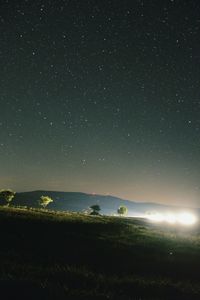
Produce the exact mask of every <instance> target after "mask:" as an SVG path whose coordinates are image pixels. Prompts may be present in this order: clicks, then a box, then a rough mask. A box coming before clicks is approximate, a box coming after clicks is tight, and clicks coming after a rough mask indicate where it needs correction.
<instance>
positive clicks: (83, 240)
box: [0, 207, 200, 300]
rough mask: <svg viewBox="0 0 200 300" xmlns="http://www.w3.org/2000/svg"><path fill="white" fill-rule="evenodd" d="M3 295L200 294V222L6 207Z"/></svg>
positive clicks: (1, 212)
mask: <svg viewBox="0 0 200 300" xmlns="http://www.w3.org/2000/svg"><path fill="white" fill-rule="evenodd" d="M0 225H1V247H0V292H1V295H4V297H2V299H13V297H14V298H16V299H18V298H19V299H48V300H49V299H50V300H51V299H56V300H57V299H142V300H144V299H170V300H171V299H187V300H188V299H200V285H199V281H200V280H199V272H200V228H199V226H196V227H192V228H187V229H183V228H181V227H174V226H170V225H168V226H165V227H164V226H163V227H162V226H161V225H158V224H157V225H155V224H151V223H149V222H146V221H144V220H142V219H131V218H123V217H121V218H120V217H118V218H117V217H104V216H85V215H83V214H78V213H67V212H66V213H64V212H63V213H59V212H53V211H45V210H37V209H35V210H26V209H19V208H5V207H1V208H0Z"/></svg>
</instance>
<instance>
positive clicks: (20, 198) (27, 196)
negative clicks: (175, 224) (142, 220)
mask: <svg viewBox="0 0 200 300" xmlns="http://www.w3.org/2000/svg"><path fill="white" fill-rule="evenodd" d="M42 195H47V196H49V197H51V198H52V199H53V200H54V201H53V202H52V203H51V204H49V206H48V208H49V209H53V210H58V211H66V210H68V211H76V212H82V211H84V210H86V209H88V208H89V207H90V206H91V205H94V204H98V205H99V206H100V208H101V213H102V214H105V215H113V214H116V213H117V209H118V207H119V206H120V205H125V206H126V207H127V208H128V216H132V215H134V216H139V215H142V214H145V213H146V212H148V211H157V212H164V211H165V212H167V211H180V210H182V209H184V208H182V207H179V206H172V205H165V204H158V203H148V202H146V203H144V202H135V201H130V200H125V199H121V198H118V197H115V196H110V195H106V196H105V195H97V194H87V193H81V192H59V191H45V190H38V191H31V192H22V193H16V195H15V198H14V200H13V204H14V205H22V206H28V207H39V204H38V200H39V198H40V197H41V196H42ZM190 210H192V211H196V212H198V213H200V209H198V208H197V209H194V208H193V209H190Z"/></svg>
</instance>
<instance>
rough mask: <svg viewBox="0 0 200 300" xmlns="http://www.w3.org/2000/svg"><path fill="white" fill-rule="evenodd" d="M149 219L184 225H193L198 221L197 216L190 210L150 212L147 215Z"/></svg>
mask: <svg viewBox="0 0 200 300" xmlns="http://www.w3.org/2000/svg"><path fill="white" fill-rule="evenodd" d="M146 217H147V219H149V220H151V221H153V222H167V223H169V224H175V223H179V224H182V225H193V224H195V223H196V222H197V217H196V216H195V215H194V214H192V213H189V212H183V213H177V214H175V213H167V214H162V213H150V214H149V215H147V216H146Z"/></svg>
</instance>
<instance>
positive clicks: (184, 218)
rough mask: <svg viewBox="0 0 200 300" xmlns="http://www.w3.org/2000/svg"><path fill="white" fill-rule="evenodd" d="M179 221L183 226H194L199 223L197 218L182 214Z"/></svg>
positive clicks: (178, 217) (189, 214)
mask: <svg viewBox="0 0 200 300" xmlns="http://www.w3.org/2000/svg"><path fill="white" fill-rule="evenodd" d="M177 221H178V222H179V223H180V224H183V225H193V224H195V223H196V222H197V218H196V217H195V216H194V215H193V214H191V213H186V212H185V213H181V214H179V215H178V216H177Z"/></svg>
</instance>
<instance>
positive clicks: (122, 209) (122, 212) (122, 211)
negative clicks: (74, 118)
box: [117, 206, 128, 216]
mask: <svg viewBox="0 0 200 300" xmlns="http://www.w3.org/2000/svg"><path fill="white" fill-rule="evenodd" d="M127 212H128V208H127V207H126V206H120V207H119V208H118V210H117V213H118V214H119V215H121V216H122V215H126V214H127Z"/></svg>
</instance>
